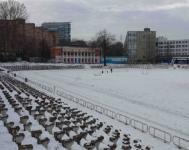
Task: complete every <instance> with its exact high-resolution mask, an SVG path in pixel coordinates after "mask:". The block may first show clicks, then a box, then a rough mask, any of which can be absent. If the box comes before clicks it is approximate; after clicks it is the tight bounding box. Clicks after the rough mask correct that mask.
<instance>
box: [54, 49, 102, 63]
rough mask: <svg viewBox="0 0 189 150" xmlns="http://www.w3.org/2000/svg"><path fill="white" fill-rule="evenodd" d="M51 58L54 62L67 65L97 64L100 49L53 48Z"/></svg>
mask: <svg viewBox="0 0 189 150" xmlns="http://www.w3.org/2000/svg"><path fill="white" fill-rule="evenodd" d="M51 58H52V59H53V60H54V61H55V62H59V63H60V62H61V63H68V64H98V63H100V49H99V48H91V47H68V46H65V47H54V48H52V50H51Z"/></svg>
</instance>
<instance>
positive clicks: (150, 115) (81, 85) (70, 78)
mask: <svg viewBox="0 0 189 150" xmlns="http://www.w3.org/2000/svg"><path fill="white" fill-rule="evenodd" d="M101 71H102V70H100V69H81V70H63V71H61V70H55V71H54V70H53V71H52V70H50V71H22V72H18V74H22V75H24V76H27V77H28V78H29V79H33V80H36V81H40V82H43V83H50V84H52V85H56V86H57V87H60V88H63V89H64V90H66V91H69V92H71V93H73V94H75V95H78V96H80V97H84V98H85V99H87V100H90V101H93V102H98V103H101V104H102V105H106V106H108V107H110V108H112V109H115V110H117V111H120V112H122V113H126V114H128V115H130V116H132V117H134V118H137V119H140V120H142V121H146V122H148V123H151V124H153V125H156V126H158V127H161V128H163V129H167V130H168V131H171V132H172V133H174V134H178V133H179V134H180V135H184V136H188V135H189V128H188V126H189V111H188V110H189V100H188V97H189V93H188V89H189V80H188V76H189V70H181V69H176V70H174V69H114V70H113V73H112V74H111V73H110V72H108V73H107V71H109V70H104V72H105V73H104V74H101Z"/></svg>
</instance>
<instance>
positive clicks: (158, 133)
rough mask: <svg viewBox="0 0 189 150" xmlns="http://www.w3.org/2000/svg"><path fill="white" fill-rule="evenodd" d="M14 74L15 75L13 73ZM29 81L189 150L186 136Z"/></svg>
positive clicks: (188, 141)
mask: <svg viewBox="0 0 189 150" xmlns="http://www.w3.org/2000/svg"><path fill="white" fill-rule="evenodd" d="M12 75H13V73H12ZM17 77H18V78H20V79H22V80H23V79H25V78H24V77H22V76H17ZM28 82H30V83H31V84H33V85H34V86H37V87H40V88H41V89H43V90H46V91H48V92H50V93H52V94H56V95H58V96H60V97H63V98H65V99H68V100H70V101H72V102H75V103H77V104H79V105H81V106H83V107H86V108H88V109H91V110H95V111H96V112H98V113H100V114H104V115H106V116H108V117H110V118H111V119H115V120H117V121H119V122H121V123H123V124H125V125H131V127H133V128H134V129H137V130H139V131H141V132H143V133H149V134H150V135H151V136H152V137H154V138H157V139H160V140H162V141H163V142H165V143H171V142H173V144H174V145H175V146H177V147H178V148H182V149H184V150H189V140H187V139H184V138H181V137H178V136H172V135H171V134H170V133H169V132H167V131H164V130H161V129H158V128H156V127H153V126H149V125H148V124H146V123H144V122H141V121H139V120H136V119H133V118H130V117H128V116H126V115H124V114H120V113H118V112H115V111H113V110H111V109H109V108H106V107H103V106H101V105H99V104H93V103H92V102H88V101H86V100H84V99H82V98H78V97H75V96H73V95H71V94H70V93H67V92H65V91H63V90H62V89H59V88H57V87H56V86H52V85H50V84H48V85H46V84H44V83H43V84H41V83H39V82H36V81H32V80H28Z"/></svg>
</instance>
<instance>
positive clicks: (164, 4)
mask: <svg viewBox="0 0 189 150" xmlns="http://www.w3.org/2000/svg"><path fill="white" fill-rule="evenodd" d="M0 1H1V0H0ZM18 1H20V2H22V3H24V4H25V5H26V7H27V10H28V13H29V20H28V22H33V23H35V24H36V25H38V26H39V25H41V23H43V22H51V21H55V22H71V26H72V31H71V36H72V39H84V40H91V39H92V38H94V37H95V35H96V33H98V32H99V31H101V30H103V29H106V30H107V31H108V32H110V33H111V34H114V35H115V36H116V39H117V40H122V41H124V40H125V36H126V33H127V31H135V30H143V28H145V27H150V28H151V29H152V30H155V31H157V36H165V37H167V38H168V39H189V0H18Z"/></svg>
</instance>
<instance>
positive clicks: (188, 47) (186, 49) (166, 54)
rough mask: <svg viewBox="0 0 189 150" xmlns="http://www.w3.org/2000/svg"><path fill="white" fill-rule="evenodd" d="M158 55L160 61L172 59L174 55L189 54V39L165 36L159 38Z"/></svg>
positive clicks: (186, 55) (184, 55) (182, 55)
mask: <svg viewBox="0 0 189 150" xmlns="http://www.w3.org/2000/svg"><path fill="white" fill-rule="evenodd" d="M156 45H157V57H158V59H159V61H162V60H165V61H166V60H167V61H170V60H171V59H172V57H188V56H189V39H185V40H168V39H167V38H165V37H158V38H157V44H156Z"/></svg>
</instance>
